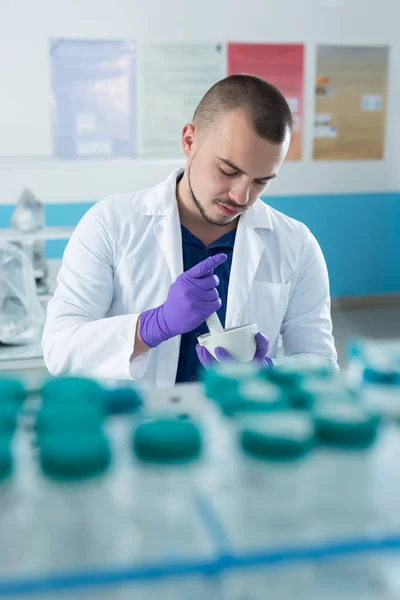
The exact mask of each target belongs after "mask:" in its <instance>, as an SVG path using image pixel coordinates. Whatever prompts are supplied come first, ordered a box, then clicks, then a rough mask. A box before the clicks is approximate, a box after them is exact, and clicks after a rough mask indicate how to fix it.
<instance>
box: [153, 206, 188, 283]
mask: <svg viewBox="0 0 400 600" xmlns="http://www.w3.org/2000/svg"><path fill="white" fill-rule="evenodd" d="M154 232H155V234H156V237H157V241H158V243H159V246H160V249H161V251H162V253H163V254H164V256H165V260H166V261H167V265H168V268H169V272H170V274H171V283H172V282H174V281H175V279H176V278H177V277H178V276H179V275H180V274H181V273H182V271H183V256H182V232H181V227H180V221H179V212H178V206H177V204H176V203H174V205H173V206H171V209H170V210H169V211H168V212H167V214H166V215H164V216H163V217H162V219H161V220H160V221H159V222H158V223H157V225H156V226H155V227H154Z"/></svg>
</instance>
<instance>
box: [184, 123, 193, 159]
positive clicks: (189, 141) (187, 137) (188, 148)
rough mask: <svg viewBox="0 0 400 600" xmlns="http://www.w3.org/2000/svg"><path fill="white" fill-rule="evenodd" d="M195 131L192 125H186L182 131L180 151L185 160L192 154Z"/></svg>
mask: <svg viewBox="0 0 400 600" xmlns="http://www.w3.org/2000/svg"><path fill="white" fill-rule="evenodd" d="M194 137H195V129H194V125H193V124H192V123H186V125H185V126H184V127H183V129H182V149H183V153H184V155H185V156H186V158H191V157H192V156H193V153H194Z"/></svg>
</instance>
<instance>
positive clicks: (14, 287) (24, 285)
mask: <svg viewBox="0 0 400 600" xmlns="http://www.w3.org/2000/svg"><path fill="white" fill-rule="evenodd" d="M44 319H45V313H44V310H43V308H42V306H41V304H40V302H39V300H38V297H37V291H36V286H35V276H34V271H33V267H32V265H31V263H30V261H29V259H28V257H27V256H26V254H25V253H24V252H23V251H22V250H21V249H20V248H17V247H16V246H15V245H14V244H10V243H7V242H1V241H0V343H2V344H29V343H31V342H33V341H35V340H36V339H37V337H38V335H39V333H40V330H41V327H42V325H43V323H44Z"/></svg>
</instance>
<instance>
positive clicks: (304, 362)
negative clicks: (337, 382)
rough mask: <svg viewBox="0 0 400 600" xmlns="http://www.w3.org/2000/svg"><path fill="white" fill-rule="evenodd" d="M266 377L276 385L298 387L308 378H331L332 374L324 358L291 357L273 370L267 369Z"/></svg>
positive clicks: (265, 371)
mask: <svg viewBox="0 0 400 600" xmlns="http://www.w3.org/2000/svg"><path fill="white" fill-rule="evenodd" d="M264 376H265V377H266V378H267V379H268V380H269V381H273V382H274V383H278V384H280V385H284V386H297V385H299V384H300V383H301V382H302V381H304V380H305V379H308V378H311V377H313V378H325V377H331V376H332V373H331V371H330V369H329V366H328V364H327V362H326V360H324V359H323V358H320V357H318V356H291V357H288V358H287V359H286V360H285V361H284V362H283V363H282V364H276V365H274V367H273V368H272V369H265V370H264Z"/></svg>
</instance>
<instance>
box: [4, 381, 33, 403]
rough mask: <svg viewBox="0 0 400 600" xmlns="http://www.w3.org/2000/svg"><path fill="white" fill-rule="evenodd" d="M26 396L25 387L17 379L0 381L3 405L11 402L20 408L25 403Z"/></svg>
mask: <svg viewBox="0 0 400 600" xmlns="http://www.w3.org/2000/svg"><path fill="white" fill-rule="evenodd" d="M26 395H27V392H26V389H25V387H24V386H23V385H22V383H21V382H20V381H18V380H17V379H7V378H5V379H0V403H1V404H3V403H4V402H10V401H11V402H14V403H15V404H17V406H20V405H21V404H22V403H23V402H24V400H25V398H26Z"/></svg>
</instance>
